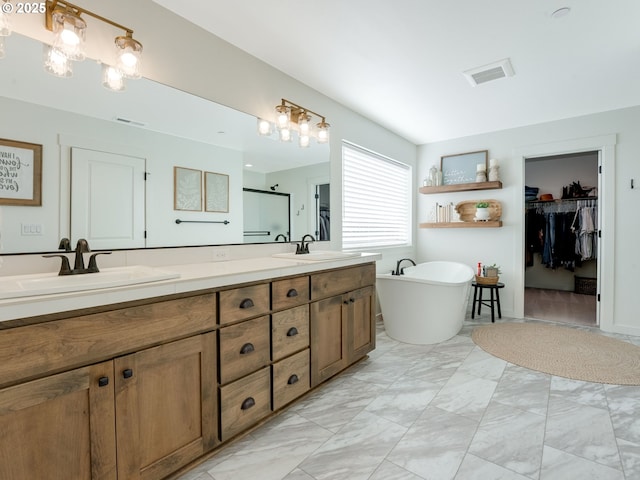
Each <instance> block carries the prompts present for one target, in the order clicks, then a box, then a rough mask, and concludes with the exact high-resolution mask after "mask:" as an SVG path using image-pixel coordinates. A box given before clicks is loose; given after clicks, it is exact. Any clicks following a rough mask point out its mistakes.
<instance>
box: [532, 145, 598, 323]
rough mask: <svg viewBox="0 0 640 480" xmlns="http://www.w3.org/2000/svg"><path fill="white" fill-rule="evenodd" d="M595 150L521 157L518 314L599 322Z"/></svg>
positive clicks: (579, 321)
mask: <svg viewBox="0 0 640 480" xmlns="http://www.w3.org/2000/svg"><path fill="white" fill-rule="evenodd" d="M599 171H600V153H599V152H598V151H588V152H579V153H570V154H562V155H550V156H542V157H527V158H526V159H525V220H524V223H525V238H524V241H525V245H524V248H525V276H524V277H525V278H524V287H525V288H524V315H525V317H528V318H537V319H542V320H551V321H556V322H563V323H573V324H581V325H588V326H596V325H598V324H599V311H598V284H599V282H598V275H599V258H600V253H599V242H598V235H599V227H598V218H599V212H600V208H599V200H598V187H599V180H600V179H599Z"/></svg>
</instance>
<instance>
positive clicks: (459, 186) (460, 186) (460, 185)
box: [419, 180, 502, 194]
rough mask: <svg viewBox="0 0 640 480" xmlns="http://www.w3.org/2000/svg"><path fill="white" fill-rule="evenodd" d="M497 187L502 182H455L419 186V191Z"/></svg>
mask: <svg viewBox="0 0 640 480" xmlns="http://www.w3.org/2000/svg"><path fill="white" fill-rule="evenodd" d="M498 188H502V182H501V181H499V180H498V181H495V182H473V183H457V184H455V185H440V186H437V187H420V190H419V192H420V193H424V194H430V193H450V192H466V191H469V190H495V189H498Z"/></svg>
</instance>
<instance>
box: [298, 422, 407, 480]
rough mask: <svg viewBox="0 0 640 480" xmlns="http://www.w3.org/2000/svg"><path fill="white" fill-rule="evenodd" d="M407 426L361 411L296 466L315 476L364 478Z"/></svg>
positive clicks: (337, 479)
mask: <svg viewBox="0 0 640 480" xmlns="http://www.w3.org/2000/svg"><path fill="white" fill-rule="evenodd" d="M406 431H407V429H406V428H404V427H401V426H400V425H397V424H395V423H393V422H390V421H388V420H385V419H384V418H381V417H378V416H377V415H374V414H372V413H369V412H362V413H361V414H360V415H358V416H357V417H356V418H354V419H353V421H351V422H349V423H348V424H347V425H345V426H344V428H343V429H342V430H340V431H339V432H338V433H337V434H336V435H334V436H333V437H332V438H331V439H330V440H328V441H327V442H325V443H324V444H323V445H322V446H321V447H320V448H319V449H317V450H316V451H314V452H313V453H312V454H311V455H310V456H308V457H307V458H306V460H304V461H303V462H302V463H301V464H300V469H302V470H303V471H305V472H306V473H308V474H309V475H311V476H312V477H314V478H316V479H317V480H324V479H331V480H360V479H361V480H366V479H368V478H369V477H370V476H371V474H373V472H374V471H375V470H376V468H377V467H378V465H379V464H380V463H381V462H382V461H383V460H384V458H385V456H386V455H387V454H388V453H389V452H390V451H391V449H392V448H393V447H394V446H395V445H396V444H397V443H398V441H399V440H400V439H401V438H402V436H403V435H404V434H405V433H406Z"/></svg>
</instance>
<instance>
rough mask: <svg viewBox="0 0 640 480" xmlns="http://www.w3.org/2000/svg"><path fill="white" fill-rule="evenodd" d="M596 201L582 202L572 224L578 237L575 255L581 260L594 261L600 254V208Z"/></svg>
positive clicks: (579, 203)
mask: <svg viewBox="0 0 640 480" xmlns="http://www.w3.org/2000/svg"><path fill="white" fill-rule="evenodd" d="M595 203H596V202H595V201H594V200H581V201H579V202H578V205H577V207H578V208H577V210H576V213H575V216H574V219H573V223H572V224H571V229H572V231H573V232H574V233H575V235H576V242H575V253H576V255H578V256H579V257H580V259H581V260H593V259H595V258H597V252H598V244H597V242H598V235H597V232H598V208H597V206H596V205H595Z"/></svg>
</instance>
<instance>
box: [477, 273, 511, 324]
mask: <svg viewBox="0 0 640 480" xmlns="http://www.w3.org/2000/svg"><path fill="white" fill-rule="evenodd" d="M471 285H472V286H473V305H472V307H471V318H475V311H476V303H477V304H478V315H480V307H482V305H485V306H487V307H490V308H491V323H495V321H496V317H495V313H494V305H497V306H498V318H502V310H500V293H499V290H500V289H501V288H504V283H500V282H498V283H496V284H495V285H484V284H481V283H477V282H472V283H471ZM485 288H488V289H489V293H490V297H491V298H490V299H483V298H482V292H483V291H484V289H485ZM478 290H480V295H478ZM494 292H495V298H494V296H493V293H494Z"/></svg>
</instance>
